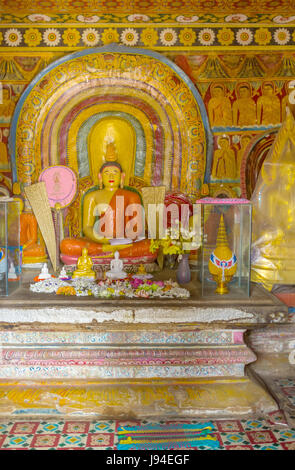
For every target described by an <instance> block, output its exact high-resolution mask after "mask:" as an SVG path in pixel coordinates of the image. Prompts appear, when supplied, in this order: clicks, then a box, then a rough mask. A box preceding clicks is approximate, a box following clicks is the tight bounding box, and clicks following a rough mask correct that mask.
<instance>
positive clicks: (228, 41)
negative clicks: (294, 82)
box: [0, 25, 295, 51]
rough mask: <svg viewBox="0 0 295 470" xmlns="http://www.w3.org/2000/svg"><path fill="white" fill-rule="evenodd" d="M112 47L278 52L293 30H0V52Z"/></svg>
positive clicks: (291, 40)
mask: <svg viewBox="0 0 295 470" xmlns="http://www.w3.org/2000/svg"><path fill="white" fill-rule="evenodd" d="M111 43H115V44H121V45H124V46H131V47H134V46H136V47H144V48H152V49H158V50H161V49H174V50H180V49H184V50H199V49H204V48H206V49H207V48H208V49H214V50H216V49H217V48H219V49H222V48H224V49H226V50H230V49H233V50H234V49H237V48H245V47H246V48H253V49H257V48H260V49H263V48H268V49H269V48H271V49H279V50H282V49H284V48H293V49H294V46H295V26H288V27H277V26H275V27H261V26H255V27H254V26H251V27H235V26H234V27H224V26H222V27H221V26H210V27H202V26H198V27H190V26H185V27H183V26H177V27H163V26H155V25H153V26H148V25H147V26H146V25H144V26H138V25H134V26H133V27H127V28H126V27H125V26H113V25H107V26H106V27H102V26H100V27H98V28H97V27H86V28H85V27H65V26H58V27H52V28H51V27H50V28H48V27H47V26H38V27H30V28H28V27H15V25H14V26H13V27H12V28H8V27H2V26H0V50H2V51H3V50H7V49H17V50H19V49H20V48H21V49H26V48H30V49H32V48H35V49H37V50H38V49H42V48H49V49H51V50H52V49H53V48H59V49H61V50H64V49H70V50H75V49H81V48H83V47H97V46H105V45H108V44H111Z"/></svg>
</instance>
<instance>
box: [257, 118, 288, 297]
mask: <svg viewBox="0 0 295 470" xmlns="http://www.w3.org/2000/svg"><path fill="white" fill-rule="evenodd" d="M294 155H295V121H294V118H293V116H292V114H291V113H290V112H289V113H288V114H287V119H286V121H285V122H284V123H283V125H282V127H281V129H280V130H279V132H278V135H277V138H276V140H275V142H274V144H273V147H272V148H271V150H270V152H269V154H268V155H267V157H266V159H265V161H264V163H263V166H262V168H261V172H260V175H259V178H258V181H257V185H256V187H255V191H254V193H253V195H252V198H251V199H252V202H253V234H252V259H251V270H252V272H251V279H252V281H254V282H261V283H262V284H263V285H264V287H266V288H267V289H269V290H270V289H271V288H272V286H273V285H274V284H294V279H295V159H294Z"/></svg>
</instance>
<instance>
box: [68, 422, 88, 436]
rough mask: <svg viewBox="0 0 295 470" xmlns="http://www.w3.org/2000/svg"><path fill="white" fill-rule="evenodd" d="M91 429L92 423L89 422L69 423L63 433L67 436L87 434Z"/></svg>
mask: <svg viewBox="0 0 295 470" xmlns="http://www.w3.org/2000/svg"><path fill="white" fill-rule="evenodd" d="M89 427H90V423H89V422H87V421H86V422H85V421H67V422H66V423H65V425H64V428H63V431H62V432H63V433H65V434H74V433H76V434H77V433H79V434H87V433H88V431H89Z"/></svg>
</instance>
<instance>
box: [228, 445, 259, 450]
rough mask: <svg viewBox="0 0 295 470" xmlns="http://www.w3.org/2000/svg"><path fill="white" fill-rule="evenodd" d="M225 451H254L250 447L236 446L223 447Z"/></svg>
mask: <svg viewBox="0 0 295 470" xmlns="http://www.w3.org/2000/svg"><path fill="white" fill-rule="evenodd" d="M225 449H226V450H254V449H253V447H252V446H244V445H236V446H225Z"/></svg>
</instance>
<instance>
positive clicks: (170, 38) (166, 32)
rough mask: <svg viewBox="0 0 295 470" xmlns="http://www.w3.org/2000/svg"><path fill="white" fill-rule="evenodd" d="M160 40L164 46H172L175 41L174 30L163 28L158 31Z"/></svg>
mask: <svg viewBox="0 0 295 470" xmlns="http://www.w3.org/2000/svg"><path fill="white" fill-rule="evenodd" d="M160 41H161V43H162V44H163V45H164V46H173V44H175V43H176V41H177V34H176V31H175V30H174V29H172V28H165V29H163V31H161V33H160Z"/></svg>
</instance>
